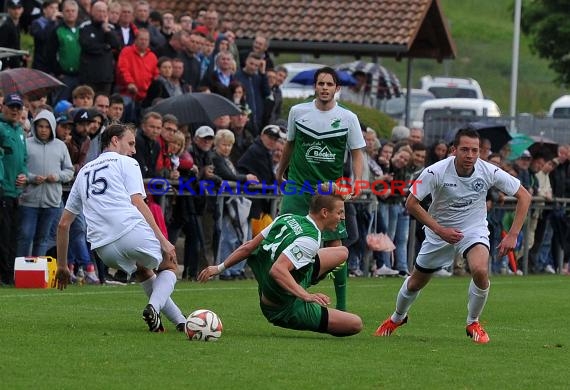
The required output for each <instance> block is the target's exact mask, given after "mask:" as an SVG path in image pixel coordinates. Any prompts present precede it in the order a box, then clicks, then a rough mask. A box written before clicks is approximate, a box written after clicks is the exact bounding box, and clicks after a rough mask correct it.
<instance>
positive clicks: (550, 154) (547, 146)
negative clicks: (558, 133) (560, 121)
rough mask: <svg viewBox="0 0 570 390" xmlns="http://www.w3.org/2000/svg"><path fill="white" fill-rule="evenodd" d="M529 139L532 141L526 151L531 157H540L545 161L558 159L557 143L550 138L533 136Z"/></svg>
mask: <svg viewBox="0 0 570 390" xmlns="http://www.w3.org/2000/svg"><path fill="white" fill-rule="evenodd" d="M530 138H532V140H533V141H534V143H533V144H532V145H530V146H529V148H528V151H529V152H530V154H531V155H532V156H533V157H536V156H538V155H542V157H544V158H545V159H546V160H551V159H553V158H554V157H558V143H557V142H556V141H553V140H551V139H550V138H546V137H541V136H536V135H533V136H531V137H530Z"/></svg>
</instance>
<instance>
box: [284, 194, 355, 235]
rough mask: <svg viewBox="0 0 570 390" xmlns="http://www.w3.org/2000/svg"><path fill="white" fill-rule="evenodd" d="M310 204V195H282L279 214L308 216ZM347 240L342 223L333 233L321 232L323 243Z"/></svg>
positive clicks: (328, 231) (341, 222) (344, 226)
mask: <svg viewBox="0 0 570 390" xmlns="http://www.w3.org/2000/svg"><path fill="white" fill-rule="evenodd" d="M310 204H311V194H303V195H283V200H282V201H281V207H280V209H279V214H296V215H307V214H309V206H310ZM345 238H348V233H347V231H346V225H345V223H344V221H340V223H339V224H338V226H337V227H336V230H335V231H331V230H325V231H324V232H323V241H324V242H327V241H333V240H344V239H345Z"/></svg>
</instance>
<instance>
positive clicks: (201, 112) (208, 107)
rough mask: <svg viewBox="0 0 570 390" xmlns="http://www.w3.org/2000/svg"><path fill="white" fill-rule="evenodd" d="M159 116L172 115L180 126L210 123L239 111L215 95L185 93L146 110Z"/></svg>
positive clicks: (236, 113) (221, 97) (230, 103)
mask: <svg viewBox="0 0 570 390" xmlns="http://www.w3.org/2000/svg"><path fill="white" fill-rule="evenodd" d="M148 111H155V112H158V113H159V114H163V115H165V114H172V115H174V116H175V117H176V118H177V119H178V121H179V123H180V124H181V125H186V124H190V123H210V122H213V121H214V119H216V118H218V117H220V116H222V115H238V114H239V113H240V112H241V111H240V109H239V108H238V107H237V106H236V105H235V104H234V103H232V102H231V101H230V100H228V99H226V98H225V97H223V96H221V95H217V94H215V93H185V94H183V95H179V96H173V97H170V98H168V99H164V100H161V101H160V102H158V103H157V104H155V105H154V106H152V107H150V108H148V109H147V112H148Z"/></svg>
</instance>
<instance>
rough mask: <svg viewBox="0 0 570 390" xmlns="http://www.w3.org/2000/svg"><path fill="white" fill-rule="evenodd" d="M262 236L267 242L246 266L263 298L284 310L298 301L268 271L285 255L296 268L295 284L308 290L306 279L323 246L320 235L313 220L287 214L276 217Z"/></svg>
mask: <svg viewBox="0 0 570 390" xmlns="http://www.w3.org/2000/svg"><path fill="white" fill-rule="evenodd" d="M261 234H262V235H263V237H264V239H263V241H262V242H261V245H259V246H258V247H257V249H256V251H255V252H254V253H253V254H252V255H251V256H250V257H249V258H248V260H247V263H248V265H249V266H250V267H251V269H252V270H253V273H254V274H255V279H257V282H258V284H259V294H260V296H261V294H263V295H264V296H265V297H266V298H267V299H268V300H270V301H271V302H273V303H275V304H278V305H283V306H285V305H287V304H290V303H292V302H293V301H294V300H295V299H296V297H295V296H294V295H291V294H290V293H289V292H287V291H286V290H284V289H283V288H282V287H281V286H279V284H278V283H277V282H276V281H275V279H273V278H272V277H271V276H270V275H269V270H270V269H271V267H272V266H273V263H275V261H276V260H277V259H278V258H279V256H280V255H281V254H283V255H285V256H287V258H288V259H289V260H290V261H291V263H293V265H294V266H295V268H294V270H293V271H292V272H291V275H292V276H293V278H294V279H295V281H296V282H297V283H299V284H300V285H301V286H303V287H305V288H306V287H308V284H307V283H306V279H307V278H306V277H307V275H308V274H309V273H310V272H311V270H312V268H313V263H314V262H315V256H316V255H317V251H318V250H319V248H320V246H321V232H320V230H319V229H318V227H317V225H316V224H315V222H314V221H313V220H312V219H311V217H310V216H308V215H307V216H304V217H303V216H299V215H293V214H285V215H281V216H279V217H277V218H276V219H275V220H274V221H273V223H271V225H269V226H268V227H266V228H265V229H263V231H262V232H261Z"/></svg>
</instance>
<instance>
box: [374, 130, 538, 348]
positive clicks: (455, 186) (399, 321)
mask: <svg viewBox="0 0 570 390" xmlns="http://www.w3.org/2000/svg"><path fill="white" fill-rule="evenodd" d="M453 145H454V148H455V156H451V157H448V158H446V159H445V160H442V161H439V162H437V163H435V164H433V165H431V166H429V167H427V168H426V169H424V171H423V172H422V173H421V175H420V176H419V178H418V182H417V183H416V184H415V185H414V186H413V187H412V191H411V193H410V195H409V196H408V199H407V201H406V208H407V209H408V211H409V212H410V214H411V215H412V216H414V217H415V218H416V219H417V220H418V221H419V222H421V223H422V224H424V225H425V232H426V238H425V240H424V242H423V244H422V247H421V249H420V252H419V254H418V256H417V258H416V264H415V266H414V270H413V272H412V275H411V276H409V277H408V278H406V280H405V281H404V283H403V284H402V287H401V288H400V291H399V292H398V297H397V300H396V310H395V311H394V313H393V314H392V315H391V316H390V317H388V319H386V321H384V322H383V323H382V325H380V327H379V328H378V329H377V330H376V333H375V335H376V336H390V335H391V334H392V333H393V332H394V331H395V330H396V329H397V328H398V327H399V326H401V325H403V324H405V323H406V322H407V320H408V311H409V309H410V307H411V306H412V304H413V302H414V301H415V300H416V298H417V296H418V294H419V292H420V290H421V289H422V288H423V287H425V286H426V285H427V283H428V282H429V281H430V279H431V277H432V275H433V273H434V272H435V271H437V270H439V269H441V268H443V267H446V266H449V265H451V263H452V262H453V258H454V256H455V254H460V255H462V256H463V257H465V258H466V259H467V262H468V264H469V270H470V271H471V276H472V279H471V282H470V284H469V292H468V297H469V298H468V305H467V311H468V313H467V327H466V332H467V335H468V336H469V337H471V338H472V339H473V341H474V342H476V343H480V344H485V343H488V342H489V335H488V334H487V332H485V330H484V329H483V327H482V326H481V325H480V323H479V316H480V315H481V313H482V311H483V308H484V306H485V302H486V301H487V296H488V294H489V287H490V282H489V272H488V267H489V230H488V229H487V219H486V216H487V205H486V196H487V191H488V190H489V189H490V188H491V187H496V188H498V189H499V190H500V191H502V192H504V193H505V194H507V195H509V196H514V197H515V198H517V205H516V211H515V219H514V222H513V224H512V226H511V229H510V230H509V233H508V234H507V236H506V237H505V238H503V240H502V241H501V243H500V244H499V246H498V252H499V255H500V256H504V255H505V254H506V253H507V252H508V251H509V250H511V249H513V248H514V247H515V245H516V241H517V236H518V234H519V232H520V230H521V228H522V226H523V223H524V220H525V216H526V214H527V211H528V207H529V205H530V201H531V196H530V194H529V193H528V192H527V190H526V189H525V188H524V187H523V186H521V184H520V182H519V180H518V179H516V178H514V177H512V176H510V175H509V174H508V173H506V172H505V171H503V170H502V169H500V168H497V167H496V166H494V165H492V164H489V163H487V162H485V161H483V160H480V159H479V158H478V157H479V134H478V133H477V131H476V130H473V129H470V128H466V129H461V130H459V131H458V132H457V134H456V136H455V140H454V142H453ZM430 194H431V196H432V203H431V206H430V207H429V210H428V211H425V210H424V209H423V208H422V206H421V205H420V202H421V201H422V200H423V199H424V198H425V197H426V196H427V195H430Z"/></svg>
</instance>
